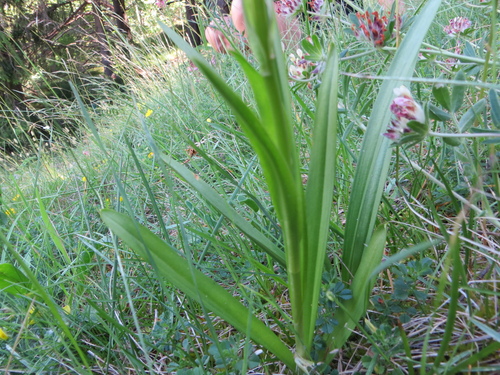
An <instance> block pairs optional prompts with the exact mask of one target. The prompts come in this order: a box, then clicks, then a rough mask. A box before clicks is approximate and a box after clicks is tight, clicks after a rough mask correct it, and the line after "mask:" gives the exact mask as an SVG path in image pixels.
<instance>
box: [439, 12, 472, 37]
mask: <svg viewBox="0 0 500 375" xmlns="http://www.w3.org/2000/svg"><path fill="white" fill-rule="evenodd" d="M471 25H472V23H471V22H470V20H469V19H468V18H466V17H455V18H453V19H452V20H450V24H449V25H447V26H445V27H444V32H445V33H446V34H448V35H451V36H455V34H460V33H463V32H464V31H465V30H467V29H468V28H469V27H471Z"/></svg>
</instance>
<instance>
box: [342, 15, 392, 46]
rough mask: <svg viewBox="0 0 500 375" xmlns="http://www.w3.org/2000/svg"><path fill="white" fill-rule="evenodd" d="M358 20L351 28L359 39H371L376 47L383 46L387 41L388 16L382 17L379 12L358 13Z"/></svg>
mask: <svg viewBox="0 0 500 375" xmlns="http://www.w3.org/2000/svg"><path fill="white" fill-rule="evenodd" d="M356 18H357V22H356V24H353V25H352V26H351V30H352V32H353V33H354V35H355V36H356V38H358V39H359V40H369V41H371V42H372V43H373V45H374V46H375V47H382V46H383V45H384V42H385V32H386V31H387V25H388V20H387V17H386V16H382V17H380V16H379V14H378V12H372V13H370V12H368V11H366V12H365V13H364V14H361V13H357V14H356Z"/></svg>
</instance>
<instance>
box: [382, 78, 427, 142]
mask: <svg viewBox="0 0 500 375" xmlns="http://www.w3.org/2000/svg"><path fill="white" fill-rule="evenodd" d="M394 94H395V95H396V97H395V98H394V100H393V101H392V103H391V106H390V110H391V112H392V113H393V115H394V118H393V120H391V124H390V125H389V126H388V127H387V132H386V133H384V134H383V135H384V136H385V137H387V138H389V139H391V140H393V141H395V142H398V141H400V140H401V137H402V136H403V135H404V134H407V133H411V132H413V130H412V129H411V128H410V127H409V126H408V122H410V121H416V122H419V123H420V124H422V129H425V127H426V125H425V113H424V110H423V109H422V107H421V106H420V104H418V103H417V102H416V101H415V99H413V96H412V95H411V93H410V90H408V89H407V88H406V87H405V86H400V87H397V88H395V89H394ZM424 133H425V131H424V132H423V133H422V134H424Z"/></svg>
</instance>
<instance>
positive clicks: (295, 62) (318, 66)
mask: <svg viewBox="0 0 500 375" xmlns="http://www.w3.org/2000/svg"><path fill="white" fill-rule="evenodd" d="M289 58H290V61H291V63H292V64H291V65H290V68H289V70H288V71H289V74H290V77H291V78H292V79H294V80H297V81H305V80H310V79H312V78H314V77H315V76H317V75H318V74H319V73H321V72H322V71H323V69H324V64H323V63H322V62H314V61H310V60H308V59H306V54H304V52H302V50H301V49H298V50H297V52H296V55H294V54H293V53H291V54H290V56H289Z"/></svg>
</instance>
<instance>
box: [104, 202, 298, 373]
mask: <svg viewBox="0 0 500 375" xmlns="http://www.w3.org/2000/svg"><path fill="white" fill-rule="evenodd" d="M101 217H102V220H103V221H104V223H105V224H106V225H107V226H108V227H109V228H110V229H111V230H112V231H113V232H114V233H115V234H116V235H117V236H118V237H120V238H121V239H122V240H123V241H124V242H125V243H126V244H127V245H128V246H129V247H130V248H132V249H133V250H134V251H135V252H136V253H137V254H138V255H139V256H141V257H142V258H144V259H145V260H146V261H148V262H149V263H150V264H152V265H153V266H154V267H155V269H156V270H157V271H158V272H160V273H161V275H162V276H163V277H164V278H165V279H166V280H168V281H169V282H170V283H172V284H173V285H174V286H175V287H177V288H179V289H180V290H182V291H183V292H184V293H185V294H186V295H188V296H189V297H190V298H192V299H194V300H195V301H197V302H199V303H200V304H202V305H203V306H205V307H206V308H207V309H208V310H210V311H213V312H214V313H215V314H217V315H218V316H220V317H221V318H222V319H224V320H225V321H227V322H228V323H230V324H232V325H233V326H234V327H235V328H236V329H237V330H239V331H240V332H243V333H247V332H248V333H249V334H250V337H251V338H252V340H254V341H255V342H256V343H258V344H260V345H262V346H263V347H265V348H266V349H267V350H269V351H270V352H272V353H273V354H274V355H276V356H277V357H278V358H279V360H281V361H283V363H285V364H286V365H287V366H289V367H290V368H295V362H294V358H293V353H292V352H291V351H290V350H289V349H288V348H287V347H286V345H285V344H284V343H283V342H282V341H281V340H280V339H279V338H278V336H276V335H275V334H274V332H273V331H271V329H270V328H269V327H267V326H266V325H265V324H264V323H262V322H261V321H260V320H259V319H257V318H256V317H255V316H254V315H253V314H252V312H251V311H249V310H248V308H247V307H245V306H244V305H243V304H242V303H241V302H240V301H238V300H237V299H236V298H235V297H233V296H232V295H231V294H230V293H229V292H228V291H226V290H225V289H224V288H223V287H221V286H220V285H218V284H217V283H216V282H215V281H213V280H212V279H210V278H209V277H207V276H205V275H204V274H203V273H202V272H200V271H199V270H197V269H194V268H193V267H192V265H190V264H189V262H188V261H187V260H186V259H185V258H182V257H181V256H179V255H178V254H177V252H176V251H175V250H174V249H173V248H172V247H171V246H169V245H168V244H167V243H165V242H164V241H162V240H161V239H160V238H159V237H158V236H156V235H155V234H154V233H152V232H151V231H150V230H149V229H147V228H145V227H143V226H141V225H139V224H137V223H136V222H135V221H134V220H133V219H131V218H130V217H128V216H127V215H125V214H122V213H119V212H116V211H113V210H109V209H105V210H102V211H101Z"/></svg>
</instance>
